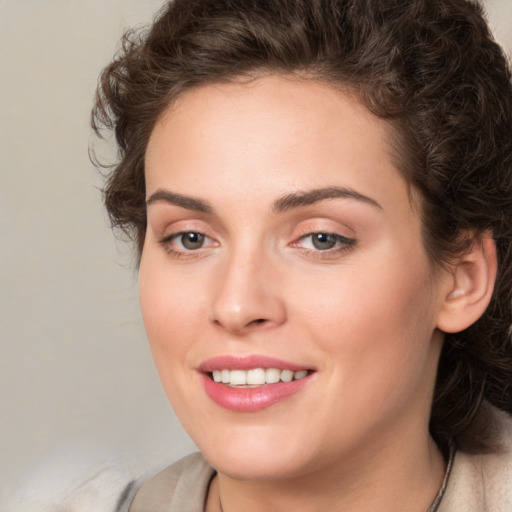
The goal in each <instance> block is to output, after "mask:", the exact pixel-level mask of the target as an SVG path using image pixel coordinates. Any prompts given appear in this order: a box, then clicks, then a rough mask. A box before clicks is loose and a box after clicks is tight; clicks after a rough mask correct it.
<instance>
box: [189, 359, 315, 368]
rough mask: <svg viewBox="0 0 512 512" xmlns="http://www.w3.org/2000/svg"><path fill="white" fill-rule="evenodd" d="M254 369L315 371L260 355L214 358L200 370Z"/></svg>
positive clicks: (201, 366)
mask: <svg viewBox="0 0 512 512" xmlns="http://www.w3.org/2000/svg"><path fill="white" fill-rule="evenodd" d="M253 368H280V369H282V370H292V371H293V372H298V371H301V370H314V368H312V367H311V366H305V365H301V364H296V363H292V362H290V361H283V360H282V359H276V358H275V357H268V356H260V355H252V356H244V357H234V356H219V357H213V358H212V359H208V360H206V361H204V362H203V363H201V364H200V365H199V368H198V369H199V371H201V372H213V371H214V370H251V369H253Z"/></svg>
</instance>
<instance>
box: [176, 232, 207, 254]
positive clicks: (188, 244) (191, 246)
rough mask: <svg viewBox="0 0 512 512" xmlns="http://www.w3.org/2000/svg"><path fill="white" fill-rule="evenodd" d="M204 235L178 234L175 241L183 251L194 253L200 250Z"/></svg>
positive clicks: (192, 233)
mask: <svg viewBox="0 0 512 512" xmlns="http://www.w3.org/2000/svg"><path fill="white" fill-rule="evenodd" d="M205 238H206V237H205V235H203V234H202V233H194V232H190V233H180V234H179V235H177V236H176V239H177V241H179V243H180V244H181V246H182V247H183V248H184V249H187V251H195V250H197V249H201V247H203V245H204V241H205Z"/></svg>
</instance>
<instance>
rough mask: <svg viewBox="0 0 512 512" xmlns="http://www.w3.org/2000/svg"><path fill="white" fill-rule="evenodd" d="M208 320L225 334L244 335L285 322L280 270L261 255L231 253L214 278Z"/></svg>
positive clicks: (248, 252) (249, 252) (247, 252)
mask: <svg viewBox="0 0 512 512" xmlns="http://www.w3.org/2000/svg"><path fill="white" fill-rule="evenodd" d="M215 281H216V286H215V293H214V296H213V299H212V304H211V321H212V322H213V323H214V324H215V325H216V326H218V327H221V328H223V329H225V330H226V331H228V332H230V333H232V334H236V335H243V334H247V333H249V332H252V331H254V330H262V329H268V328H271V327H276V326H279V325H281V324H282V323H284V322H285V321H286V307H285V301H284V297H283V290H282V287H280V284H279V269H278V268H276V265H275V264H274V265H273V264H272V262H271V261H270V259H269V258H265V256H264V255H263V254H261V253H255V252H251V251H246V252H245V254H241V253H238V254H233V255H232V256H231V257H230V258H229V259H227V261H226V262H224V264H223V268H222V270H221V271H220V272H218V274H217V275H216V276H215Z"/></svg>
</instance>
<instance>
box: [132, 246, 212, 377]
mask: <svg viewBox="0 0 512 512" xmlns="http://www.w3.org/2000/svg"><path fill="white" fill-rule="evenodd" d="M139 300H140V305H141V310H142V317H143V320H144V326H145V329H146V333H147V337H148V340H149V343H150V346H151V350H152V352H153V357H154V359H155V364H156V366H157V368H158V370H159V371H160V370H161V368H162V366H163V365H166V366H172V365H173V364H178V363H179V364H183V360H182V359H181V358H179V357H177V356H178V355H180V354H182V353H183V352H184V351H185V350H186V348H187V347H189V346H190V339H191V338H193V337H194V334H195V330H194V326H196V325H198V319H199V318H201V317H204V315H205V308H204V301H202V300H201V290H197V289H196V288H195V287H194V286H193V284H192V283H191V282H190V280H188V279H185V278H183V277H180V273H179V272H168V271H167V272H166V271H165V266H162V265H158V264H157V263H156V262H155V260H154V259H153V260H151V259H150V258H149V257H148V258H146V259H145V258H144V256H143V259H142V261H141V265H140V270H139ZM168 356H171V357H168Z"/></svg>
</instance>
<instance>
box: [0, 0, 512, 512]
mask: <svg viewBox="0 0 512 512" xmlns="http://www.w3.org/2000/svg"><path fill="white" fill-rule="evenodd" d="M161 3H162V2H161V1H160V0H144V1H142V0H89V1H88V2H85V1H82V0H80V1H78V0H0V169H1V171H0V209H1V210H0V336H1V338H0V339H1V343H2V350H1V358H0V389H1V393H2V394H1V402H0V510H1V511H2V512H11V511H12V512H18V511H19V512H42V511H46V510H48V511H52V512H58V511H66V512H79V511H80V512H81V511H84V512H85V511H95V512H102V511H112V510H113V508H114V503H115V501H116V499H117V495H118V493H119V491H120V489H121V488H122V487H123V486H124V485H125V484H126V483H127V482H128V481H129V480H131V479H133V478H137V477H140V476H141V475H144V474H146V473H147V472H149V471H153V470H155V469H157V468H159V467H161V466H163V465H164V464H166V463H168V462H169V461H172V460H175V459H177V458H179V457H180V456H182V455H184V454H185V453H188V452H190V451H192V450H193V449H194V447H193V444H192V442H191V441H190V440H188V438H187V437H186V435H185V434H184V433H183V432H182V430H181V428H180V426H179V424H178V422H177V420H176V419H175V417H174V415H173V413H172V411H171V410H170V407H169V406H168V404H167V400H166V398H165V396H164V393H163V391H162V390H161V389H160V385H159V382H158V378H157V376H156V373H155V371H154V368H153V363H152V361H151V356H150V353H149V349H148V347H147V344H146V341H145V336H144V332H143V328H142V324H141V319H140V314H139V311H138V304H137V286H136V285H137V276H136V273H135V271H134V270H133V266H132V261H131V254H130V248H129V246H127V245H126V244H124V243H122V242H116V241H115V240H114V238H113V237H112V234H111V232H110V231H109V229H108V227H107V222H106V218H105V214H104V212H103V209H102V205H101V196H100V193H99V191H98V188H99V187H101V179H100V178H99V176H98V174H97V172H96V171H95V169H94V168H93V167H92V165H91V164H90V162H89V160H88V155H87V148H88V144H89V142H90V141H91V140H92V134H91V132H90V129H89V125H88V123H89V111H90V108H91V103H92V97H93V93H94V89H95V84H96V79H97V76H98V73H99V71H100V69H101V68H102V67H103V66H104V65H105V64H107V63H108V61H109V59H110V58H111V56H112V54H113V52H114V50H115V48H116V47H117V42H118V40H119V37H120V35H121V34H122V32H123V30H124V29H126V28H127V27H129V26H132V25H134V24H141V23H146V22H148V21H149V20H151V17H152V15H153V13H154V12H156V10H157V9H158V8H159V6H160V5H161ZM486 5H487V7H488V9H489V14H490V18H491V26H492V27H493V28H494V29H495V32H496V34H497V37H498V39H499V40H500V41H501V42H502V43H503V44H504V45H505V46H506V47H507V48H512V1H511V0H489V1H488V2H486ZM108 146H109V145H108V144H105V147H104V148H103V150H104V151H105V152H106V153H107V154H108V152H109V151H112V148H109V147H108Z"/></svg>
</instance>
